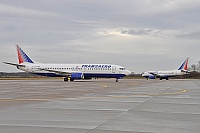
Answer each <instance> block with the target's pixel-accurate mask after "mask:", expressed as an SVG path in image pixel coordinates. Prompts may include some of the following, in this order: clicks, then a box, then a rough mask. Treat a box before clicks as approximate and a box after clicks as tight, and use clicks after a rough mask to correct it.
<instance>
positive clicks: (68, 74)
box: [40, 69, 72, 76]
mask: <svg viewBox="0 0 200 133" xmlns="http://www.w3.org/2000/svg"><path fill="white" fill-rule="evenodd" d="M40 70H43V71H48V72H54V73H57V74H61V75H67V76H70V75H71V74H72V73H70V72H64V71H56V70H49V69H40Z"/></svg>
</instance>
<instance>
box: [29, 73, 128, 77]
mask: <svg viewBox="0 0 200 133" xmlns="http://www.w3.org/2000/svg"><path fill="white" fill-rule="evenodd" d="M33 74H37V75H40V76H48V77H65V76H63V75H59V74H55V73H33ZM124 76H126V75H125V74H116V73H113V74H99V73H84V77H85V78H91V77H96V78H120V77H124Z"/></svg>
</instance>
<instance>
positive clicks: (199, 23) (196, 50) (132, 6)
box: [0, 0, 200, 73]
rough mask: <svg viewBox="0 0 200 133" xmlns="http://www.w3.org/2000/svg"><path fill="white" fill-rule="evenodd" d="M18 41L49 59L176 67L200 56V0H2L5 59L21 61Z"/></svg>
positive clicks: (0, 37) (0, 50)
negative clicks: (19, 59)
mask: <svg viewBox="0 0 200 133" xmlns="http://www.w3.org/2000/svg"><path fill="white" fill-rule="evenodd" d="M15 44H19V46H20V47H21V48H22V49H23V50H24V51H25V52H26V53H27V54H28V55H29V56H30V58H31V59H33V60H34V61H38V62H43V63H111V64H118V65H121V66H124V67H126V68H127V69H129V70H131V71H133V72H136V73H141V72H144V71H147V70H169V69H176V68H178V67H179V66H180V65H181V63H182V62H183V61H184V60H185V59H186V58H187V57H190V60H189V65H191V64H196V63H197V61H199V60H200V0H39V1H37V0H0V62H3V61H7V62H14V63H18V59H17V53H16V47H15ZM0 71H4V72H17V71H18V70H17V69H16V68H15V67H13V66H8V65H5V64H2V63H0Z"/></svg>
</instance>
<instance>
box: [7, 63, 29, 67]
mask: <svg viewBox="0 0 200 133" xmlns="http://www.w3.org/2000/svg"><path fill="white" fill-rule="evenodd" d="M3 63H5V64H8V65H13V66H20V67H25V65H20V64H15V63H10V62H3Z"/></svg>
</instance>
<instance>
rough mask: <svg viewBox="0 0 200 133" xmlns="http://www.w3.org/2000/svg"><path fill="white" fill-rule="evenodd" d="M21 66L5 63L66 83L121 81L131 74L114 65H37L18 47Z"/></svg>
mask: <svg viewBox="0 0 200 133" xmlns="http://www.w3.org/2000/svg"><path fill="white" fill-rule="evenodd" d="M17 54H18V59H19V64H16V63H10V62H3V63H5V64H9V65H14V66H16V67H17V68H18V69H20V70H23V71H25V72H30V73H33V74H37V75H41V76H49V77H64V81H68V80H70V81H74V80H77V79H92V78H116V82H118V79H121V78H122V77H124V76H127V75H129V74H131V72H130V71H129V70H126V69H125V68H124V67H122V66H119V65H113V64H44V63H36V62H34V61H33V60H31V58H29V56H28V55H27V54H26V53H25V52H24V51H23V50H22V49H21V48H20V47H19V46H18V45H17Z"/></svg>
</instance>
